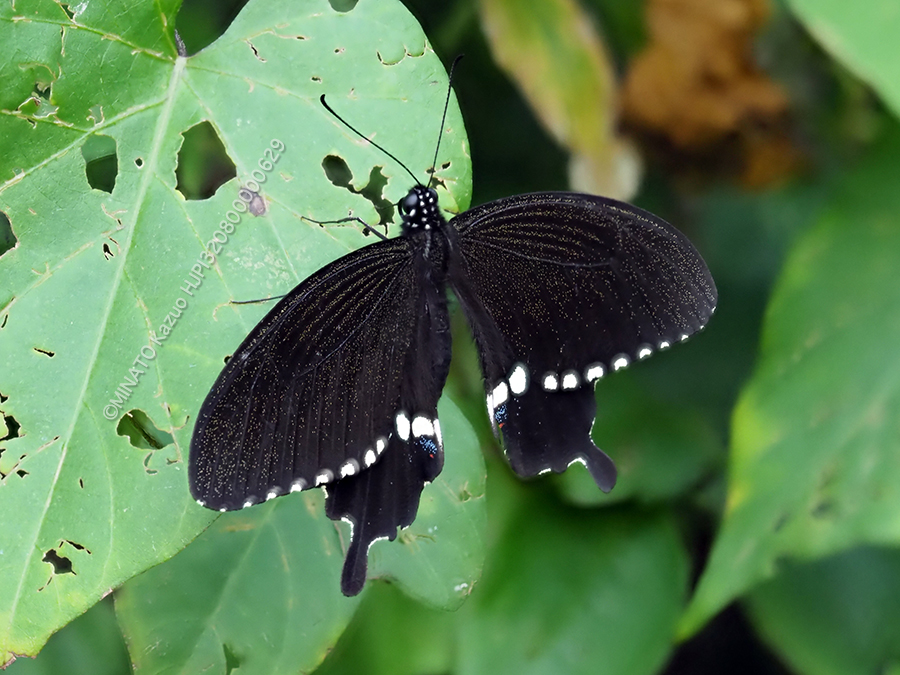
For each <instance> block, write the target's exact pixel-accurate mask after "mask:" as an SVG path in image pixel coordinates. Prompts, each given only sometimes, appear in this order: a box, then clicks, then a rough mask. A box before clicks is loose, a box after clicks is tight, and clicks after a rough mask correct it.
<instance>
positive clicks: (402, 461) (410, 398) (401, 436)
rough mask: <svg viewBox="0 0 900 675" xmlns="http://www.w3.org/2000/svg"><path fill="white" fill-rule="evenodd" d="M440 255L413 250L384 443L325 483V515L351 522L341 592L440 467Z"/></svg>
mask: <svg viewBox="0 0 900 675" xmlns="http://www.w3.org/2000/svg"><path fill="white" fill-rule="evenodd" d="M444 255H445V252H444V250H443V247H441V246H435V247H432V248H431V249H430V251H429V257H426V255H425V254H424V253H423V252H422V251H418V250H417V251H416V252H415V253H414V258H413V267H414V269H415V270H416V278H417V279H418V280H419V282H418V283H419V291H420V292H419V294H418V296H417V298H416V302H415V309H414V312H415V316H416V325H415V327H414V340H413V344H412V345H411V346H410V349H409V350H408V352H407V355H406V359H405V361H404V363H403V364H402V379H401V384H400V397H399V406H398V408H397V410H396V412H395V413H394V418H393V425H394V428H393V432H392V434H391V436H390V439H389V441H388V447H387V449H386V450H385V452H384V455H383V456H382V457H381V459H380V460H379V461H378V462H377V463H376V464H375V465H374V466H373V467H371V468H370V469H367V470H366V471H364V472H362V473H360V474H359V475H356V476H352V477H350V478H345V479H344V480H341V481H338V482H337V483H336V484H335V485H333V486H331V487H329V488H328V497H327V499H326V502H325V510H326V513H327V514H328V517H329V518H331V519H333V520H338V519H341V520H346V521H348V522H349V523H350V525H351V528H352V535H351V541H350V546H349V548H348V550H347V555H346V558H345V560H344V569H343V573H342V575H341V590H342V591H343V592H344V594H345V595H355V594H356V593H358V592H359V591H360V590H362V587H363V584H364V583H365V580H366V568H367V562H368V550H369V547H370V546H371V545H372V543H373V542H375V541H376V540H378V539H384V538H386V539H391V540H393V539H394V538H395V537H396V536H397V528H398V527H408V526H409V525H411V524H412V522H413V520H414V519H415V517H416V511H417V510H418V506H419V498H420V497H421V494H422V489H423V488H424V487H425V485H426V484H427V483H430V482H431V481H433V480H434V479H435V478H436V477H437V475H438V474H439V473H440V472H441V469H442V468H443V464H444V452H443V441H442V438H441V428H440V422H439V421H438V416H437V403H438V399H439V398H440V395H441V390H442V389H443V388H444V382H445V381H446V379H447V373H448V371H449V368H450V328H449V315H448V313H447V299H446V292H445V290H444V279H443V277H444V272H443V266H444V264H445V263H444V262H443V260H444Z"/></svg>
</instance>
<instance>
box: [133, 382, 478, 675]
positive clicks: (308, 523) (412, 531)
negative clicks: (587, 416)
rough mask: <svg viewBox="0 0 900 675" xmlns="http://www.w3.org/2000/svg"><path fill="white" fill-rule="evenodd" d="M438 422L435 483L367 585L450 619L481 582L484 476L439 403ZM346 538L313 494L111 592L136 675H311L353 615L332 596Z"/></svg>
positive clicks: (469, 440)
mask: <svg viewBox="0 0 900 675" xmlns="http://www.w3.org/2000/svg"><path fill="white" fill-rule="evenodd" d="M439 412H440V415H441V427H442V428H443V429H444V430H445V431H446V434H447V437H448V439H451V440H450V441H448V445H447V459H446V462H445V466H444V471H443V472H442V473H441V475H440V476H438V478H437V479H436V480H435V481H434V483H432V484H431V485H428V486H427V487H426V488H425V491H424V492H423V493H422V500H421V502H420V505H419V515H418V516H417V518H416V521H415V522H414V523H413V524H412V525H411V526H410V527H409V528H407V529H405V530H402V531H401V532H400V534H399V535H398V541H395V542H388V541H380V542H376V543H375V544H374V545H373V546H372V548H371V550H370V551H369V563H370V565H369V576H370V577H379V576H383V577H393V578H395V579H397V580H398V582H399V583H400V585H401V587H403V588H406V589H410V592H411V593H415V594H416V595H418V596H420V597H422V598H423V599H425V600H426V601H428V602H430V603H431V604H435V605H438V604H440V605H442V606H445V607H448V606H449V607H455V606H458V605H459V604H460V603H461V602H462V600H463V599H464V598H465V597H466V596H467V595H468V592H469V589H471V588H472V586H473V585H474V583H475V581H477V580H478V578H479V577H480V575H481V564H482V560H483V557H484V552H483V548H484V546H483V543H482V538H481V531H482V529H483V527H484V519H485V510H484V482H483V476H484V464H483V461H482V458H481V452H480V450H479V447H478V445H477V443H476V442H475V438H474V434H473V432H472V430H471V428H470V427H469V426H468V424H467V422H466V421H465V418H463V416H462V413H460V412H459V410H458V409H457V408H456V407H455V406H454V405H453V404H452V403H451V402H450V401H449V400H448V399H444V400H442V401H441V405H440V406H439ZM472 476H480V477H481V479H479V480H477V481H476V482H474V483H472V482H470V481H471V480H472V478H471V477H472ZM338 528H340V531H339V529H338ZM348 535H349V527H345V526H344V524H341V525H340V526H338V525H336V524H335V523H333V522H331V521H330V520H328V518H326V516H325V512H324V508H323V500H322V499H321V495H320V493H319V492H318V491H316V492H315V493H313V494H309V493H304V494H302V495H290V496H287V497H283V498H282V499H277V500H274V501H273V502H269V503H268V504H266V505H263V506H260V507H258V508H254V509H247V510H241V511H237V512H233V513H228V514H225V515H223V516H222V517H221V518H219V519H218V520H217V521H216V522H215V524H214V525H213V526H212V527H211V528H209V529H208V530H207V531H206V532H204V533H203V534H202V535H201V536H200V537H198V538H197V540H196V541H195V542H194V543H193V544H191V545H190V546H189V547H188V548H187V549H185V550H184V551H183V552H181V553H180V554H178V555H177V556H176V557H174V558H173V559H172V560H170V561H168V562H166V563H165V564H162V565H159V566H157V567H155V568H153V569H151V570H148V571H147V572H145V573H144V574H142V575H141V576H139V577H137V578H135V579H133V580H131V581H130V582H128V583H127V584H125V586H123V587H122V589H120V590H119V591H117V593H116V610H117V612H118V614H119V620H120V622H121V623H122V628H123V631H124V632H125V635H126V638H127V640H128V643H129V650H130V652H131V655H132V659H133V661H134V663H135V666H136V670H137V672H138V673H140V672H154V673H156V672H168V671H174V672H184V673H192V672H209V671H208V670H207V669H208V668H215V669H216V671H218V672H227V668H226V665H227V663H226V662H227V660H228V658H229V657H228V655H232V657H233V659H235V660H236V662H237V663H239V665H240V667H241V672H243V673H260V674H262V675H274V674H275V673H295V672H297V671H298V670H309V669H312V668H313V667H315V666H316V665H317V664H318V662H319V661H321V660H322V658H323V657H324V655H325V654H326V653H327V652H328V651H329V649H330V648H331V646H332V645H333V644H334V642H335V641H336V640H337V638H338V636H339V635H340V633H341V631H342V630H343V628H344V626H345V625H346V623H347V621H348V620H349V618H350V616H351V615H352V613H353V611H354V610H355V609H356V606H357V604H358V599H357V598H345V597H343V596H342V595H341V592H340V572H341V564H342V563H343V559H344V551H345V549H346V545H347V544H348V543H349V542H348V538H347V537H348ZM370 584H371V582H370ZM263 645H264V647H263Z"/></svg>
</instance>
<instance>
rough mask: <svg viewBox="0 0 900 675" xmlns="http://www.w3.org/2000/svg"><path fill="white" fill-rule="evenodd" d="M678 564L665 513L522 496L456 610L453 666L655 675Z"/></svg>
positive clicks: (678, 600)
mask: <svg viewBox="0 0 900 675" xmlns="http://www.w3.org/2000/svg"><path fill="white" fill-rule="evenodd" d="M687 572H688V565H687V554H686V552H685V550H684V548H683V546H682V544H681V541H680V540H679V537H678V534H677V532H676V529H675V527H674V526H673V525H672V523H671V522H670V521H669V520H668V519H666V518H663V517H655V516H646V515H636V514H634V513H628V512H626V511H622V510H612V509H603V510H602V511H586V510H576V509H572V508H568V509H565V508H562V507H558V506H557V507H554V505H553V504H552V503H538V504H528V505H527V506H526V507H525V508H522V509H520V510H519V512H518V513H517V514H516V516H515V517H513V518H512V519H511V520H510V521H508V523H507V528H506V531H505V533H504V534H503V536H502V537H501V538H500V540H499V541H498V543H497V545H496V549H495V550H494V551H493V553H492V555H491V558H490V559H489V564H488V567H487V569H486V570H485V577H484V580H483V582H482V583H481V584H480V585H479V586H478V588H477V591H476V593H474V594H473V595H472V598H471V600H470V601H469V602H468V603H467V604H466V605H465V606H464V607H463V608H462V609H461V610H460V615H461V616H460V622H459V630H460V646H459V665H458V668H457V672H459V673H461V674H463V675H474V674H476V673H518V674H520V675H526V674H533V673H561V672H562V673H571V674H576V673H592V674H596V673H616V675H638V674H646V675H650V674H651V673H655V672H657V671H658V670H659V668H660V667H661V666H662V664H663V662H664V661H665V659H666V656H667V654H668V652H669V650H670V646H671V643H672V640H673V638H674V634H675V626H676V622H677V619H678V615H679V613H680V611H681V608H682V605H683V602H684V597H685V592H686V586H687Z"/></svg>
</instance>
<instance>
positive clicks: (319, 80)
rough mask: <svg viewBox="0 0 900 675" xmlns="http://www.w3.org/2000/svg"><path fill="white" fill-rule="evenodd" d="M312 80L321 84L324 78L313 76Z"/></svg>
mask: <svg viewBox="0 0 900 675" xmlns="http://www.w3.org/2000/svg"><path fill="white" fill-rule="evenodd" d="M310 79H311V80H312V81H313V82H321V81H322V78H321V77H319V76H318V75H313V76H312V77H311V78H310Z"/></svg>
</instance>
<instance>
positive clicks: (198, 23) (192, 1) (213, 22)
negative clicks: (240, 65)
mask: <svg viewBox="0 0 900 675" xmlns="http://www.w3.org/2000/svg"><path fill="white" fill-rule="evenodd" d="M246 4H247V0H224V2H221V1H220V2H210V0H184V2H183V3H181V9H180V10H178V15H177V18H176V20H175V28H176V30H177V31H178V35H179V36H180V37H181V40H182V42H183V43H184V44H185V46H186V53H187V54H196V53H197V52H199V51H200V50H201V49H203V48H204V47H206V46H208V45H210V44H212V43H213V42H215V41H216V40H217V39H218V38H219V37H220V36H221V35H222V34H223V33H224V32H225V31H226V30H228V27H229V26H230V25H231V23H232V22H233V21H234V19H235V17H236V16H237V15H238V13H240V11H241V10H242V9H243V8H244V5H246Z"/></svg>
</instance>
